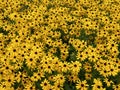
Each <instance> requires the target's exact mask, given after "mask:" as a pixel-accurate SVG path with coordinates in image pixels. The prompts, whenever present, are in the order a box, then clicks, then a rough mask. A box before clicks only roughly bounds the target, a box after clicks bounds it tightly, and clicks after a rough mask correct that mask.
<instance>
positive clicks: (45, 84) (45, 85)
mask: <svg viewBox="0 0 120 90" xmlns="http://www.w3.org/2000/svg"><path fill="white" fill-rule="evenodd" d="M40 86H41V87H42V89H43V90H49V88H50V87H51V85H50V83H49V81H48V80H47V79H45V80H44V81H43V82H42V83H41V84H40Z"/></svg>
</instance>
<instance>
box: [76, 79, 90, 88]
mask: <svg viewBox="0 0 120 90" xmlns="http://www.w3.org/2000/svg"><path fill="white" fill-rule="evenodd" d="M76 88H77V90H88V84H87V81H86V80H84V81H80V80H79V81H78V82H77V84H76Z"/></svg>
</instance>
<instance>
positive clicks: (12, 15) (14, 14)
mask: <svg viewBox="0 0 120 90" xmlns="http://www.w3.org/2000/svg"><path fill="white" fill-rule="evenodd" d="M9 18H10V19H11V20H16V19H19V18H20V17H19V14H18V13H17V12H13V13H11V14H10V15H9Z"/></svg>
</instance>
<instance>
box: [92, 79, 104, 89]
mask: <svg viewBox="0 0 120 90" xmlns="http://www.w3.org/2000/svg"><path fill="white" fill-rule="evenodd" d="M92 86H93V90H106V89H105V88H103V87H102V86H103V84H102V82H101V81H100V79H99V78H98V79H94V84H93V85H92Z"/></svg>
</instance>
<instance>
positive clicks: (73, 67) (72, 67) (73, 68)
mask: <svg viewBox="0 0 120 90" xmlns="http://www.w3.org/2000/svg"><path fill="white" fill-rule="evenodd" d="M81 66H82V65H81V63H80V62H79V61H75V62H71V64H70V70H71V72H72V73H73V74H78V72H79V71H80V69H81Z"/></svg>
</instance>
